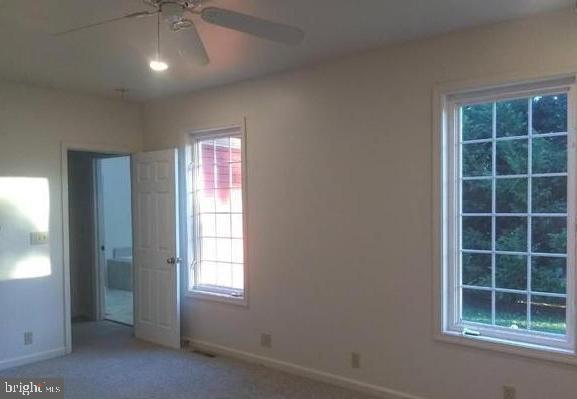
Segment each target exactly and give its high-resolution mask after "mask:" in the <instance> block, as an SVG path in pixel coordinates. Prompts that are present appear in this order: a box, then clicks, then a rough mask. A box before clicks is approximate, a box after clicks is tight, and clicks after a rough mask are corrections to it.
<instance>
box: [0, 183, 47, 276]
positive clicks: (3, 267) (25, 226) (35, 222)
mask: <svg viewBox="0 0 577 399" xmlns="http://www.w3.org/2000/svg"><path fill="white" fill-rule="evenodd" d="M49 215H50V193H49V186H48V179H46V178H36V177H0V281H5V280H15V279H27V278H36V277H44V276H48V275H50V274H51V265H50V250H49V246H48V245H47V244H42V245H31V244H30V233H31V232H46V231H48V225H49V218H50V216H49Z"/></svg>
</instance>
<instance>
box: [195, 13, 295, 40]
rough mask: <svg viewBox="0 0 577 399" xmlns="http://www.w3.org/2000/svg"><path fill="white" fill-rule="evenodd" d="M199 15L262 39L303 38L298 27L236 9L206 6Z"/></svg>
mask: <svg viewBox="0 0 577 399" xmlns="http://www.w3.org/2000/svg"><path fill="white" fill-rule="evenodd" d="M200 15H201V17H202V19H203V20H205V21H206V22H208V23H211V24H215V25H219V26H222V27H225V28H229V29H234V30H237V31H240V32H244V33H248V34H251V35H254V36H257V37H261V38H263V39H268V40H272V41H274V42H280V43H284V44H293V45H294V44H299V43H300V42H301V41H302V40H303V38H304V32H303V31H302V30H300V29H299V28H295V27H292V26H288V25H284V24H279V23H276V22H271V21H267V20H265V19H261V18H257V17H253V16H252V15H247V14H241V13H239V12H236V11H230V10H225V9H223V8H218V7H207V8H204V9H203V10H202V11H201V14H200Z"/></svg>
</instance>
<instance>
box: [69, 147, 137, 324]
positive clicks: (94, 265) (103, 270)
mask: <svg viewBox="0 0 577 399" xmlns="http://www.w3.org/2000/svg"><path fill="white" fill-rule="evenodd" d="M67 161H68V209H69V214H68V217H69V248H70V250H69V259H70V303H71V309H70V310H71V317H72V320H73V321H75V320H105V319H106V320H110V321H115V322H119V323H123V324H127V325H132V324H133V270H132V201H131V180H130V157H129V156H124V155H122V156H121V155H110V154H103V153H95V152H85V151H68V154H67Z"/></svg>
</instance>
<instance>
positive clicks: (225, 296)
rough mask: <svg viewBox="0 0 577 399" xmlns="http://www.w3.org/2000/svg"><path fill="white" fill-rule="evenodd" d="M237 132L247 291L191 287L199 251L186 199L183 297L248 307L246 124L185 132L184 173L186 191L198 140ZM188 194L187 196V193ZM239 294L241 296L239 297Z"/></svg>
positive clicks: (245, 285) (244, 268) (245, 284)
mask: <svg viewBox="0 0 577 399" xmlns="http://www.w3.org/2000/svg"><path fill="white" fill-rule="evenodd" d="M231 130H235V131H237V132H239V133H238V134H237V135H238V136H240V138H241V174H242V187H241V192H242V201H243V203H242V210H243V251H244V253H243V258H244V259H243V262H244V263H243V275H244V289H243V290H242V293H241V292H240V291H239V290H235V289H224V288H222V287H210V286H202V285H200V286H191V284H190V281H191V278H193V277H192V276H191V273H193V270H192V269H193V268H194V267H195V262H196V260H195V257H196V249H195V248H194V246H195V245H196V242H197V241H196V234H197V233H196V226H194V225H193V223H191V221H190V217H189V215H190V212H191V210H190V209H189V201H188V199H187V198H186V196H185V198H183V200H185V206H184V209H185V217H186V234H185V235H184V236H185V237H186V245H185V248H186V265H187V267H186V274H185V276H184V277H185V279H184V282H185V287H184V288H185V289H184V295H185V296H186V297H189V298H193V299H199V300H206V301H213V302H220V303H227V304H232V305H239V306H244V307H248V304H249V302H248V293H249V278H248V276H249V272H248V271H249V266H248V259H249V258H248V239H247V233H248V216H247V215H248V212H247V208H248V200H247V199H248V195H247V158H246V153H247V151H246V147H247V146H246V121H243V122H242V123H238V124H227V125H224V126H220V127H211V128H203V129H195V130H192V131H188V132H186V133H185V162H184V165H183V167H184V173H183V175H184V176H185V184H184V187H185V190H184V191H185V192H187V190H188V188H189V187H190V186H191V185H192V181H190V179H191V176H190V174H189V173H188V171H187V168H188V165H189V164H190V163H191V161H192V159H191V148H192V147H193V146H194V144H195V142H196V141H197V140H202V139H206V138H216V137H219V136H220V137H227V136H230V131H231ZM186 195H188V194H186ZM239 294H240V295H239Z"/></svg>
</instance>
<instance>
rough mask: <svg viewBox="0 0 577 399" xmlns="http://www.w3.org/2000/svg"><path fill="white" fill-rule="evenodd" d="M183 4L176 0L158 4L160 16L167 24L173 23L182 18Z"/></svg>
mask: <svg viewBox="0 0 577 399" xmlns="http://www.w3.org/2000/svg"><path fill="white" fill-rule="evenodd" d="M184 7H185V6H184V5H182V4H180V3H178V2H172V1H167V2H163V3H161V4H160V12H161V13H162V18H164V20H165V21H166V22H168V23H169V24H171V25H172V24H175V23H177V22H179V21H181V20H182V14H184Z"/></svg>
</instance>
